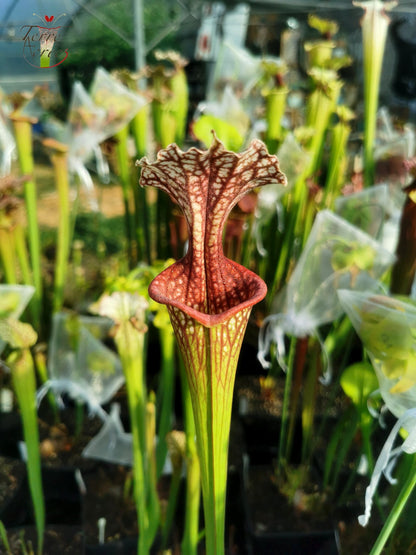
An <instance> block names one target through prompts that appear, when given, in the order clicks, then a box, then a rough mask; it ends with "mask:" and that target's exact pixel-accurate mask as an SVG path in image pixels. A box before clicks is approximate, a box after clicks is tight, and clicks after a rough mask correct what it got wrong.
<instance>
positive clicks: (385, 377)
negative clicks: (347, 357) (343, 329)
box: [338, 291, 416, 418]
mask: <svg viewBox="0 0 416 555" xmlns="http://www.w3.org/2000/svg"><path fill="white" fill-rule="evenodd" d="M338 295H339V298H340V301H341V304H342V306H343V307H344V310H345V312H346V313H347V314H348V316H349V318H350V320H351V322H352V324H353V326H354V328H355V329H356V331H357V333H358V335H359V336H360V338H361V340H362V342H363V344H364V347H365V348H366V350H367V351H368V354H369V356H370V358H371V361H372V363H373V366H374V369H375V371H376V374H377V378H378V381H379V384H380V392H381V395H382V397H383V399H384V401H385V403H386V405H387V406H388V408H389V410H390V411H391V412H392V413H393V414H394V415H395V416H396V417H397V418H400V417H401V416H402V415H403V414H404V412H405V411H406V410H408V409H412V408H416V305H415V304H414V303H412V302H404V301H402V300H399V299H396V298H392V297H388V296H386V295H374V294H373V293H371V292H357V291H339V292H338Z"/></svg>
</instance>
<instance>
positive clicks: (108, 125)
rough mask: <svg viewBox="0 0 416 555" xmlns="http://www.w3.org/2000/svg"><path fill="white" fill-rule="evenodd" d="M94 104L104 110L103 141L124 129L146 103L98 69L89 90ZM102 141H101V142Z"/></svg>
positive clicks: (104, 71)
mask: <svg viewBox="0 0 416 555" xmlns="http://www.w3.org/2000/svg"><path fill="white" fill-rule="evenodd" d="M90 94H91V98H92V100H93V102H94V104H95V105H96V106H98V107H100V108H102V109H103V110H104V113H105V119H104V122H103V127H102V132H103V139H105V138H108V137H112V136H113V135H115V134H116V133H117V132H118V131H120V130H121V129H122V128H123V127H125V126H126V125H127V124H128V123H129V122H130V121H131V120H132V119H133V117H134V116H135V115H136V114H137V112H138V111H139V110H140V109H141V108H143V106H145V105H146V103H147V102H148V101H147V100H146V99H145V98H144V97H143V96H139V95H138V94H135V93H134V92H132V91H131V90H129V89H128V88H127V87H125V86H124V85H123V84H122V83H121V82H120V81H118V80H117V79H116V78H115V77H113V76H112V75H110V74H109V73H108V72H107V71H106V70H105V69H104V68H102V67H98V68H97V69H96V70H95V73H94V79H93V82H92V85H91V88H90ZM103 139H102V140H103Z"/></svg>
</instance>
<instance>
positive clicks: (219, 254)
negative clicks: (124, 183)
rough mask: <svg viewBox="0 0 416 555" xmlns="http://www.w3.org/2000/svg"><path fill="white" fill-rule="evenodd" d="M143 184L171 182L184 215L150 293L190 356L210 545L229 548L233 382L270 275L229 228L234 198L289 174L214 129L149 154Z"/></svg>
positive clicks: (258, 149) (219, 550) (259, 151)
mask: <svg viewBox="0 0 416 555" xmlns="http://www.w3.org/2000/svg"><path fill="white" fill-rule="evenodd" d="M139 164H140V166H141V167H142V173H141V180H140V184H141V185H142V186H149V185H150V186H154V187H157V188H158V189H161V190H163V191H165V192H167V193H168V194H169V195H170V196H171V197H172V198H173V199H174V200H175V201H176V202H177V203H178V205H179V207H180V208H181V210H182V211H183V213H184V216H185V218H186V221H187V227H188V236H189V244H188V250H187V253H186V255H185V256H184V257H183V258H182V259H180V260H178V261H177V262H175V263H174V264H173V265H171V266H169V267H168V268H167V269H166V270H164V271H163V272H162V273H161V274H159V275H158V276H157V277H156V278H155V279H154V280H153V281H152V283H151V284H150V287H149V294H150V296H151V297H152V298H153V299H154V300H156V301H158V302H159V303H162V304H165V305H167V308H168V311H169V315H170V319H171V322H172V326H173V329H174V332H175V336H176V339H177V342H178V344H179V348H180V351H181V354H182V357H183V359H184V363H185V367H186V373H187V378H188V381H189V387H190V393H191V399H192V406H193V411H194V417H195V426H196V436H197V449H198V454H199V458H200V464H201V481H202V494H203V504H204V514H205V536H206V553H207V554H208V555H214V554H216V555H221V554H223V553H224V528H225V498H226V484H227V461H228V441H229V429H230V422H231V408H232V396H233V386H234V379H235V373H236V366H237V361H238V355H239V352H240V348H241V344H242V340H243V335H244V332H245V328H246V325H247V322H248V318H249V315H250V312H251V308H252V306H253V305H254V304H256V303H258V302H259V301H261V300H262V299H263V298H264V296H265V294H266V289H267V288H266V285H265V283H264V282H263V280H262V279H261V278H259V277H258V276H257V275H256V274H254V273H253V272H251V271H250V270H248V269H246V268H244V267H243V266H240V265H239V264H237V263H236V262H233V261H231V260H229V259H228V258H226V257H225V255H224V253H223V247H222V233H223V228H224V225H225V222H226V219H227V216H228V215H229V213H230V211H231V209H232V208H233V206H234V205H235V204H236V203H237V202H238V201H239V200H240V199H241V198H242V197H243V196H244V195H245V194H246V193H247V192H248V191H249V190H251V189H254V188H256V187H259V186H263V185H268V184H272V183H276V182H279V183H282V184H285V183H286V177H285V175H284V174H283V173H282V172H281V171H280V168H279V163H278V159H277V157H276V156H272V155H269V154H268V152H267V149H266V147H265V146H264V144H263V143H262V142H261V141H258V140H254V141H253V142H252V143H251V144H250V146H249V147H248V149H247V150H246V151H245V152H243V153H241V154H236V153H234V152H231V151H227V150H226V149H225V147H224V145H223V144H222V143H221V142H220V141H219V140H218V139H217V137H216V136H215V134H214V138H213V142H212V144H211V146H210V148H209V149H208V150H207V151H201V150H198V149H196V148H191V149H190V150H188V151H187V152H183V151H181V150H180V149H179V148H178V147H177V146H176V145H175V144H172V145H170V146H168V147H167V148H166V149H164V150H162V151H160V152H159V154H158V157H157V160H156V162H154V163H150V162H148V160H147V159H146V158H144V159H142V160H141V161H140V162H139Z"/></svg>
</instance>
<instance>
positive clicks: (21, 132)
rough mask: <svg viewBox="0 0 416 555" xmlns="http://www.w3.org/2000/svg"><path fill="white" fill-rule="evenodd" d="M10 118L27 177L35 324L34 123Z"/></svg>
mask: <svg viewBox="0 0 416 555" xmlns="http://www.w3.org/2000/svg"><path fill="white" fill-rule="evenodd" d="M11 119H12V121H13V126H14V130H15V138H16V145H17V152H18V157H19V164H20V171H21V173H22V175H26V176H28V179H27V180H26V181H25V186H24V194H25V201H26V215H27V223H28V238H29V251H30V259H31V266H32V272H33V282H34V286H35V294H34V296H33V298H32V301H31V305H32V306H33V312H34V313H35V314H36V320H35V322H36V324H39V322H40V318H41V303H42V271H41V245H40V234H39V226H38V215H37V195H36V184H35V181H34V178H33V172H34V162H33V149H32V123H34V122H35V120H31V119H29V118H25V117H23V116H19V115H16V116H12V118H11Z"/></svg>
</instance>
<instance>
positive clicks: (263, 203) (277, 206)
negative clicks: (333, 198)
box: [254, 133, 310, 256]
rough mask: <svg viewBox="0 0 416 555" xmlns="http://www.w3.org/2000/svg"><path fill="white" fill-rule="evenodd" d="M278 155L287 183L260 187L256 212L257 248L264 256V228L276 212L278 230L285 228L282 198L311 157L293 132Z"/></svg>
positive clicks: (255, 231) (287, 136)
mask: <svg viewBox="0 0 416 555" xmlns="http://www.w3.org/2000/svg"><path fill="white" fill-rule="evenodd" d="M277 157H278V159H279V163H280V167H281V168H284V172H285V175H286V177H287V185H286V186H284V185H281V184H280V183H276V184H274V185H273V184H272V185H268V186H267V187H263V188H262V189H260V191H259V194H258V201H257V206H256V212H255V221H254V226H255V227H254V234H255V237H256V243H257V249H258V251H259V253H260V254H261V255H262V256H265V255H266V254H267V252H266V250H265V249H264V247H263V241H262V230H263V228H264V227H267V225H268V224H269V222H270V220H271V218H272V217H273V216H274V214H277V218H278V230H279V231H280V232H282V231H283V229H284V215H283V208H282V205H281V202H280V199H281V198H282V196H283V195H285V194H287V193H288V192H289V191H290V190H291V189H292V188H293V186H294V184H295V183H296V180H297V178H298V177H299V176H300V175H301V174H302V173H303V171H304V170H305V169H306V168H307V166H308V164H309V160H310V157H309V156H308V154H307V153H306V152H305V150H304V149H303V148H302V147H301V145H300V144H299V143H298V141H297V140H296V138H295V136H294V135H293V133H288V134H287V135H286V137H285V139H284V141H283V143H282V145H281V146H280V148H279V150H278V152H277Z"/></svg>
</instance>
